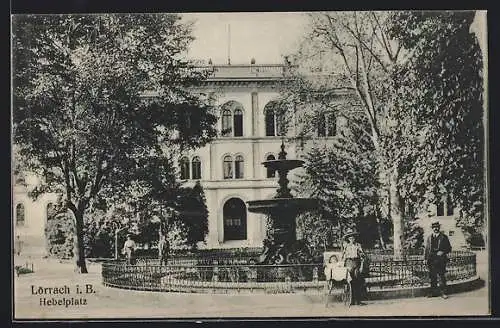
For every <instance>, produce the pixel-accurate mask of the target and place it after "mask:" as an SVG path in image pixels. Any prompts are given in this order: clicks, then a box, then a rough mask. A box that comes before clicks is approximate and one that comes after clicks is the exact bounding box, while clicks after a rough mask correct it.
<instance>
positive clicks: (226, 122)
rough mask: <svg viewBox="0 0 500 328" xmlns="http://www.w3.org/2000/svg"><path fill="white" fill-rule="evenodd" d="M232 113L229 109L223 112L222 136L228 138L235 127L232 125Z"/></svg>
mask: <svg viewBox="0 0 500 328" xmlns="http://www.w3.org/2000/svg"><path fill="white" fill-rule="evenodd" d="M231 116H232V115H231V111H230V110H229V109H225V110H223V111H222V136H224V137H228V136H230V135H231V134H232V132H233V131H232V130H233V127H232V125H231V123H232V122H231V119H232V117H231Z"/></svg>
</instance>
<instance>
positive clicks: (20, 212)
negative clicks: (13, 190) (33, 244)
mask: <svg viewBox="0 0 500 328" xmlns="http://www.w3.org/2000/svg"><path fill="white" fill-rule="evenodd" d="M24 214H25V213H24V205H23V204H17V205H16V225H17V226H23V225H24Z"/></svg>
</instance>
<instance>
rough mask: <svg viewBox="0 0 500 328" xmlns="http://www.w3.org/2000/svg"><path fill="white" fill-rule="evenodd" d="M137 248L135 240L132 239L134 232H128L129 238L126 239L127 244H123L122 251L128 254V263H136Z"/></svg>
mask: <svg viewBox="0 0 500 328" xmlns="http://www.w3.org/2000/svg"><path fill="white" fill-rule="evenodd" d="M136 248H137V245H136V244H135V241H134V240H133V239H132V234H130V233H128V234H127V240H126V241H125V244H124V245H123V250H122V253H123V254H124V255H126V257H127V263H128V264H135V250H136Z"/></svg>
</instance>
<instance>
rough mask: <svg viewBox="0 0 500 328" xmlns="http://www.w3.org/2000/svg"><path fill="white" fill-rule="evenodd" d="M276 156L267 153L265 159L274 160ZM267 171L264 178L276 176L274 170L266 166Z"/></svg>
mask: <svg viewBox="0 0 500 328" xmlns="http://www.w3.org/2000/svg"><path fill="white" fill-rule="evenodd" d="M275 159H276V158H275V157H274V155H269V156H267V157H266V161H274V160H275ZM266 170H267V172H266V178H274V177H275V176H276V171H275V170H273V169H271V168H269V167H268V168H267V169H266Z"/></svg>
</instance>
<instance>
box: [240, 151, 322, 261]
mask: <svg viewBox="0 0 500 328" xmlns="http://www.w3.org/2000/svg"><path fill="white" fill-rule="evenodd" d="M286 155H287V153H286V152H285V145H284V143H283V142H282V143H281V151H280V153H279V155H278V159H277V160H271V161H265V162H262V164H263V165H264V166H265V167H266V168H267V169H271V170H273V171H275V172H278V185H279V187H278V190H277V191H276V195H275V196H274V198H272V199H264V200H254V201H249V202H248V210H249V211H250V212H254V213H262V214H265V215H266V216H267V219H268V226H267V232H266V240H265V241H264V250H263V253H262V254H261V256H260V258H259V259H260V261H258V262H259V263H263V264H282V263H286V262H290V259H291V258H294V256H293V255H294V254H293V253H294V252H298V251H301V250H300V249H294V246H295V244H296V241H297V236H296V218H297V216H298V215H299V214H300V213H303V212H307V211H310V210H313V209H315V208H317V206H318V202H317V200H316V199H312V198H294V197H293V196H292V194H291V192H290V189H289V188H288V183H289V181H288V172H290V171H291V170H293V169H295V168H298V167H301V166H302V165H303V164H304V161H302V160H295V159H286ZM295 248H297V247H295ZM287 259H288V261H287Z"/></svg>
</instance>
